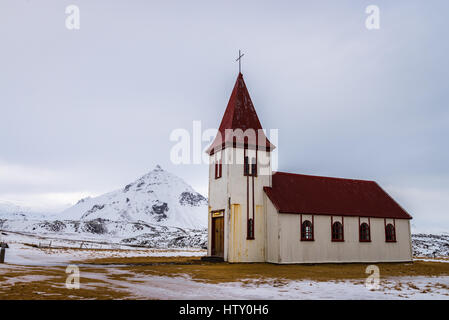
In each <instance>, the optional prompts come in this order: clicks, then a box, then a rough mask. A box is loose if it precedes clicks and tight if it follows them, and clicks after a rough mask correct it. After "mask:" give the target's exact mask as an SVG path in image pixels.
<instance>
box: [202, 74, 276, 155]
mask: <svg viewBox="0 0 449 320" xmlns="http://www.w3.org/2000/svg"><path fill="white" fill-rule="evenodd" d="M229 129H230V130H229ZM237 129H241V130H242V131H243V132H245V131H246V130H248V129H251V130H254V132H255V138H252V137H251V136H249V137H248V136H247V137H246V138H245V136H244V135H242V134H241V133H239V131H235V130H237ZM261 130H262V125H261V124H260V121H259V117H258V116H257V113H256V110H255V109H254V105H253V103H252V101H251V97H250V95H249V92H248V89H247V88H246V84H245V81H244V80H243V74H242V73H239V75H238V77H237V80H236V82H235V85H234V89H233V90H232V94H231V97H230V98H229V102H228V105H227V107H226V111H225V113H224V116H223V119H222V120H221V124H220V127H219V129H218V134H217V136H216V137H215V139H214V142H213V143H212V145H211V146H210V147H209V149H208V150H207V153H209V154H213V153H214V152H215V151H218V150H221V149H223V148H224V147H225V146H226V144H228V143H230V144H232V143H233V141H236V143H237V144H239V145H240V144H241V145H243V144H245V145H247V146H248V147H249V148H251V147H252V148H257V149H260V150H273V149H274V148H275V146H274V145H273V144H272V143H271V142H270V141H269V140H268V138H267V137H266V136H265V134H264V133H263V132H262V131H261ZM232 131H233V132H234V135H233V134H232ZM257 135H258V136H257ZM245 139H246V140H245Z"/></svg>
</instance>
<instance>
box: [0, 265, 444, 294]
mask: <svg viewBox="0 0 449 320" xmlns="http://www.w3.org/2000/svg"><path fill="white" fill-rule="evenodd" d="M77 263H79V264H80V271H81V289H79V290H68V289H67V288H66V287H65V281H66V277H67V274H66V273H65V267H21V266H8V267H7V268H2V269H0V284H1V286H0V299H132V298H134V296H133V295H132V293H131V292H129V291H127V290H126V289H125V287H122V286H120V282H118V281H125V282H127V283H138V282H139V280H138V279H137V278H136V277H144V278H145V276H152V275H154V276H169V277H173V276H188V277H190V278H192V279H193V280H195V281H201V282H207V283H223V282H234V281H240V282H242V283H248V282H252V281H257V282H261V283H270V284H271V285H273V286H275V287H276V286H284V285H285V284H286V283H287V282H288V281H289V280H304V279H310V280H316V281H344V280H351V281H353V282H354V283H355V284H357V283H359V284H363V282H364V280H365V279H366V277H367V274H366V273H365V269H366V266H367V264H319V265H274V264H266V263H253V264H229V263H210V262H203V261H201V260H200V259H199V258H197V257H145V258H144V257H140V258H105V259H95V260H86V261H78V262H77ZM111 264H116V265H117V264H118V265H120V266H112V265H111ZM377 266H378V267H379V269H380V276H381V279H382V281H384V280H385V281H388V280H387V278H389V277H404V276H406V277H413V276H425V277H432V276H448V275H449V264H448V263H439V262H426V261H417V262H414V263H384V264H377ZM29 276H37V277H36V278H27V279H22V280H21V277H29ZM8 281H9V282H8ZM14 281H15V282H14ZM404 285H405V286H406V287H410V288H413V286H414V285H413V283H411V282H409V281H407V282H406V283H404ZM435 287H441V288H445V289H447V286H446V285H444V284H440V283H437V284H436V285H435ZM427 289H428V288H425V289H424V290H427ZM396 290H398V291H400V290H401V286H399V285H396ZM427 291H429V290H427Z"/></svg>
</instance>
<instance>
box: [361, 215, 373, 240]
mask: <svg viewBox="0 0 449 320" xmlns="http://www.w3.org/2000/svg"><path fill="white" fill-rule="evenodd" d="M363 225H366V227H367V233H368V237H367V239H364V238H363V237H362V235H363V231H362V226H363ZM359 241H360V242H371V221H370V218H368V223H366V222H362V223H360V217H359Z"/></svg>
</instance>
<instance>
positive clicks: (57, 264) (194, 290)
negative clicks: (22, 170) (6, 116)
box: [0, 233, 449, 299]
mask: <svg viewBox="0 0 449 320" xmlns="http://www.w3.org/2000/svg"><path fill="white" fill-rule="evenodd" d="M3 240H5V241H7V242H8V244H9V246H10V248H9V249H7V253H6V263H5V264H3V265H0V287H1V288H2V289H1V291H0V297H1V298H2V299H5V298H11V297H13V298H17V294H19V293H20V295H19V298H21V297H23V298H27V299H28V298H31V299H34V298H36V299H46V298H49V299H50V298H51V299H54V298H64V299H72V298H73V299H86V298H87V299H92V298H93V299H96V298H105V299H109V298H110V299H449V276H435V277H432V276H430V277H423V276H416V277H409V276H404V277H387V278H381V279H380V285H379V288H378V289H376V290H373V289H369V288H367V287H366V286H365V283H364V280H363V279H354V280H351V279H345V280H341V281H339V280H331V281H314V280H288V279H281V278H273V279H267V278H265V279H261V280H258V279H244V280H243V281H242V280H239V281H229V282H221V283H213V282H208V281H201V280H198V279H194V278H192V277H191V276H190V275H188V274H185V275H179V274H176V275H173V276H166V275H164V276H161V275H157V274H151V273H146V272H140V271H139V270H143V271H145V267H141V268H143V269H136V268H129V267H127V266H123V265H116V266H110V265H103V266H101V265H89V264H83V263H78V266H79V268H80V279H81V284H80V288H81V290H80V291H79V292H77V291H76V290H68V289H66V288H65V279H66V276H67V275H66V273H65V271H66V266H67V265H68V264H71V263H73V261H82V260H87V259H97V258H110V257H116V258H129V257H149V256H154V257H199V256H202V255H205V254H206V252H205V250H201V249H148V248H136V247H126V246H123V245H121V246H119V245H116V244H104V243H103V244H102V245H101V246H102V247H101V248H99V247H96V246H95V245H94V244H92V247H93V248H90V247H89V246H88V247H87V248H84V249H79V246H78V245H79V244H80V243H78V244H77V245H75V244H74V243H73V240H70V241H68V242H65V241H66V240H64V239H53V240H52V246H63V245H64V244H67V243H69V244H70V246H71V247H72V248H69V249H61V248H53V249H51V248H38V247H36V246H31V245H30V244H33V245H36V244H38V243H39V241H40V240H42V239H38V238H36V237H34V236H30V235H21V234H13V233H8V234H7V235H3ZM41 242H42V241H41ZM80 242H81V241H80ZM422 260H426V261H441V262H440V263H443V264H445V265H446V262H447V261H448V260H447V259H442V260H441V259H438V260H435V259H430V258H426V259H422ZM317 267H319V266H317ZM36 292H37V293H38V295H37V296H34V295H33V294H35V293H36ZM97 295H98V296H97ZM100 295H101V296H100Z"/></svg>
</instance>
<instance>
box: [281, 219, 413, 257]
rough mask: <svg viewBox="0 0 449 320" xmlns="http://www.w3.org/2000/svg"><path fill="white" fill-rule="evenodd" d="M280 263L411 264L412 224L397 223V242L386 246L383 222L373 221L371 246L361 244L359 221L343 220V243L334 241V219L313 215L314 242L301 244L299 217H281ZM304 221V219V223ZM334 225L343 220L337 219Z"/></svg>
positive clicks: (401, 221)
mask: <svg viewBox="0 0 449 320" xmlns="http://www.w3.org/2000/svg"><path fill="white" fill-rule="evenodd" d="M278 215H279V217H278V221H279V235H280V237H279V248H280V254H279V259H278V262H279V263H319V262H401V261H411V260H412V251H411V242H410V239H411V238H410V224H409V222H410V221H409V220H407V219H396V221H395V222H396V239H397V242H394V243H391V242H385V227H384V219H383V218H371V219H370V220H371V242H360V241H359V227H358V226H359V219H358V217H344V241H343V242H333V241H331V217H330V216H324V215H314V238H315V240H314V241H301V234H300V232H301V231H300V230H301V229H300V215H299V214H283V213H278ZM304 220H305V218H304V215H303V221H304ZM333 220H334V221H337V220H338V221H341V217H338V216H334V218H333Z"/></svg>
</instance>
